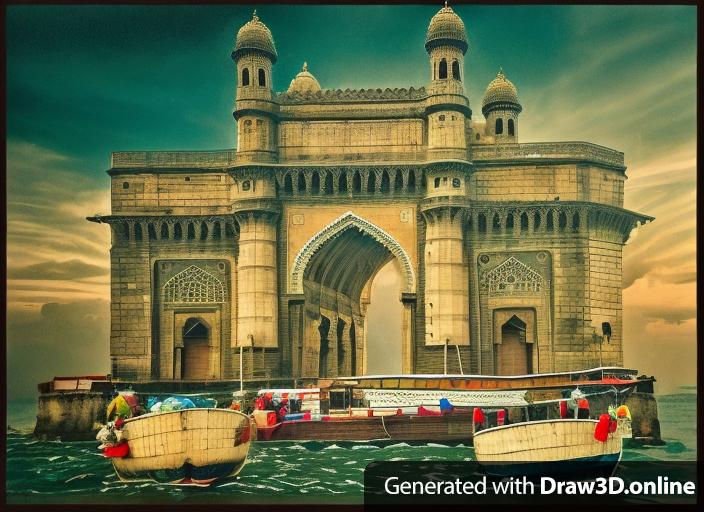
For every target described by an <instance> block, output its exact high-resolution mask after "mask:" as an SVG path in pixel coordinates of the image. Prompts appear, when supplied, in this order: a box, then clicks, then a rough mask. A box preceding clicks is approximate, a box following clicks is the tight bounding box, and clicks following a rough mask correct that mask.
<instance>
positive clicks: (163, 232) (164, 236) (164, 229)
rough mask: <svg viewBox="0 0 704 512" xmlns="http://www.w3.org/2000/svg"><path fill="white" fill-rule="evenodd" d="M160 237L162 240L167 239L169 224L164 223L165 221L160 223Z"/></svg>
mask: <svg viewBox="0 0 704 512" xmlns="http://www.w3.org/2000/svg"><path fill="white" fill-rule="evenodd" d="M161 239H162V240H168V239H169V226H168V225H166V224H165V223H164V224H162V225H161Z"/></svg>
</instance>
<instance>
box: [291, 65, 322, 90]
mask: <svg viewBox="0 0 704 512" xmlns="http://www.w3.org/2000/svg"><path fill="white" fill-rule="evenodd" d="M319 90H320V84H319V83H318V81H317V80H316V79H315V77H314V76H313V75H311V74H310V72H309V71H308V63H307V62H304V63H303V68H302V69H301V72H300V73H298V74H297V75H296V78H294V79H293V80H291V85H289V86H288V93H289V94H291V93H298V94H306V93H309V92H318V91H319Z"/></svg>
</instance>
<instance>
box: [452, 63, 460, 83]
mask: <svg viewBox="0 0 704 512" xmlns="http://www.w3.org/2000/svg"><path fill="white" fill-rule="evenodd" d="M452 78H454V79H455V80H460V63H459V62H457V61H456V60H453V61H452Z"/></svg>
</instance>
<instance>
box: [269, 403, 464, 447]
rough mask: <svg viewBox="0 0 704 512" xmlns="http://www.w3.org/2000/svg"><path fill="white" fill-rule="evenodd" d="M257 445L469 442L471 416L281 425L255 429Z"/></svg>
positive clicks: (415, 417)
mask: <svg viewBox="0 0 704 512" xmlns="http://www.w3.org/2000/svg"><path fill="white" fill-rule="evenodd" d="M257 440H258V441H320V442H337V441H379V440H388V441H410V442H414V441H417V442H466V443H469V442H470V441H471V440H472V415H471V413H470V412H469V411H460V412H458V411H455V412H453V413H452V414H446V415H443V416H416V415H405V414H404V415H398V416H395V415H394V416H372V417H370V418H364V417H363V418H354V417H353V418H336V419H332V420H330V421H300V420H299V421H284V422H282V423H278V424H276V425H272V426H270V427H259V428H258V429H257Z"/></svg>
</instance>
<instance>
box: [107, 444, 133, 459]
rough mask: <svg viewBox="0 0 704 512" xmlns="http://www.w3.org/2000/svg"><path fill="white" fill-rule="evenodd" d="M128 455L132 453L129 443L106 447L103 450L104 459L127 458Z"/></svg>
mask: <svg viewBox="0 0 704 512" xmlns="http://www.w3.org/2000/svg"><path fill="white" fill-rule="evenodd" d="M128 453H130V446H129V445H128V444H127V443H120V444H117V445H114V446H106V447H105V448H104V449H103V456H104V457H127V454H128Z"/></svg>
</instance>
